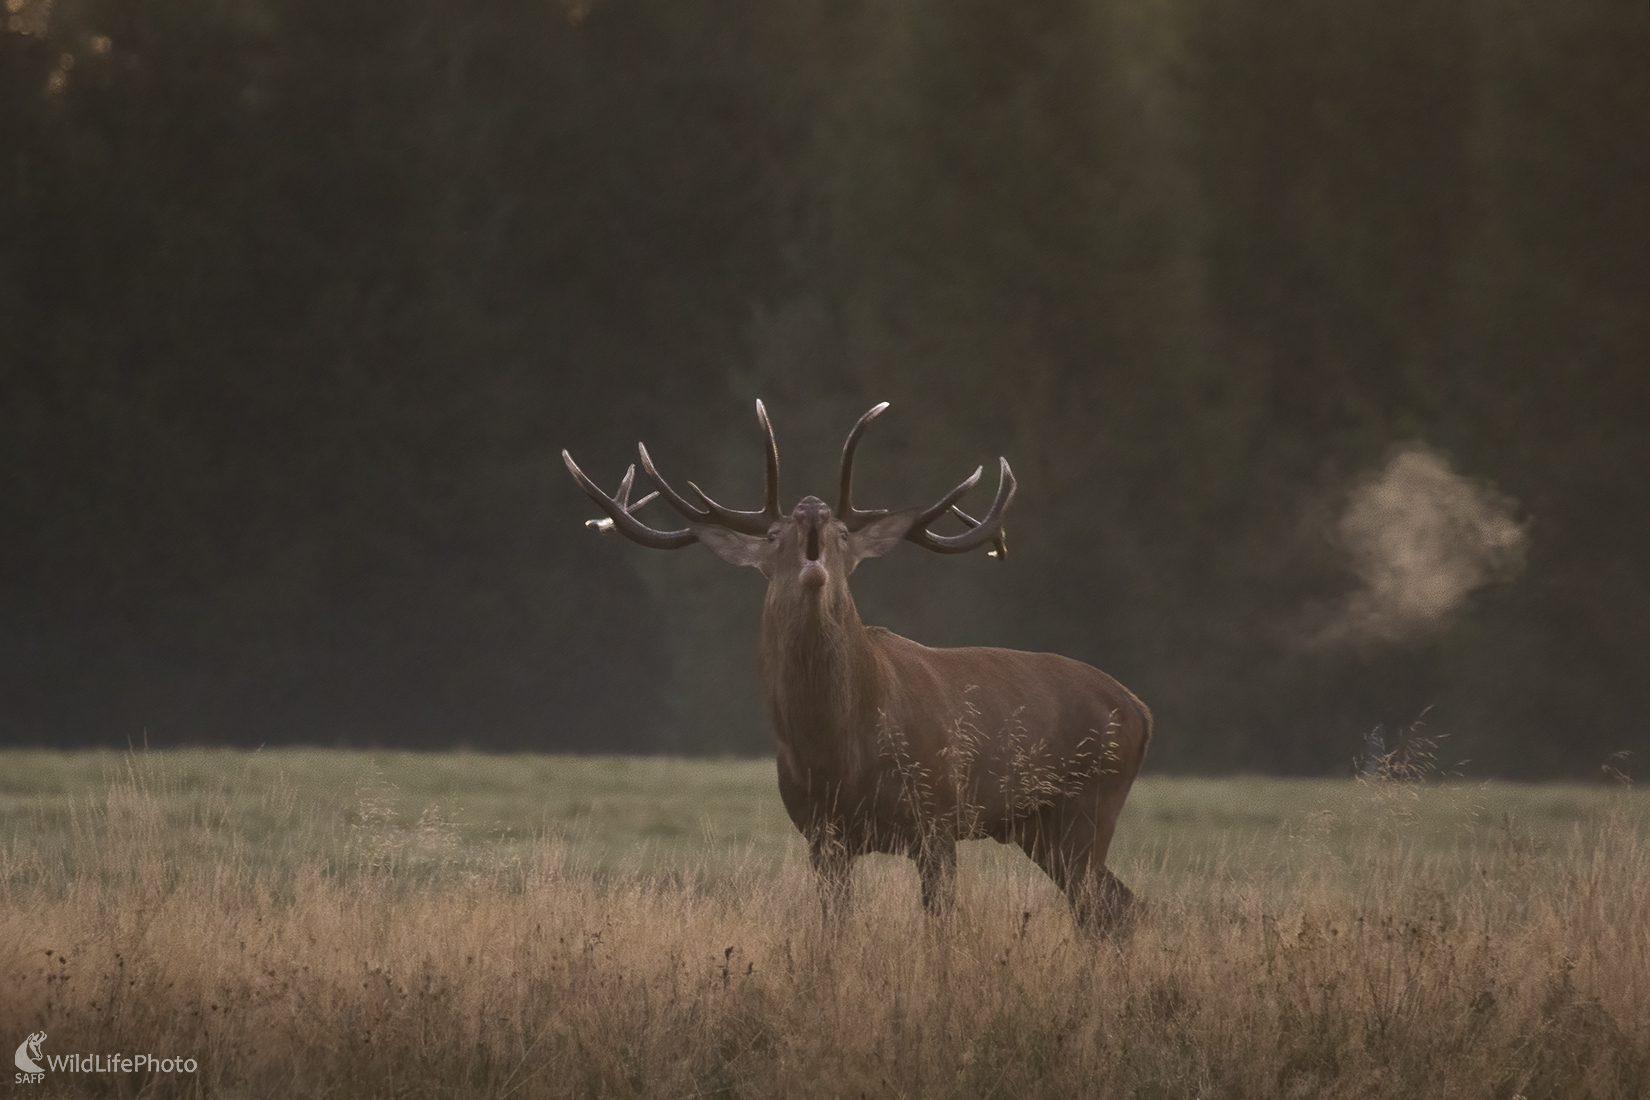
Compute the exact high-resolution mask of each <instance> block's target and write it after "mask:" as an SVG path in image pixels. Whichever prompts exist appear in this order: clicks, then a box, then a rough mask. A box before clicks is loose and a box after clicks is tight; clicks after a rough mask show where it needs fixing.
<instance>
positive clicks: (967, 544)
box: [905, 458, 1019, 557]
mask: <svg viewBox="0 0 1650 1100" xmlns="http://www.w3.org/2000/svg"><path fill="white" fill-rule="evenodd" d="M997 462H998V470H997V497H996V499H995V500H993V501H992V502H991V510H990V511H989V512H987V513H986V514H985V518H984V519H982V520H980V521H978V523H976V524H975V525H974V526H973V527H972V528H971V529H970V530H967V531H964V532H963V533H962V534H960V535H936V534H933V533H932V532H930V531H929V530H928V525H929V524H930V523H932V522H934V521H935V520H936V519H938V518H939V517H940V516H942V515H944V514H945V512H946V511H947V510H950V509H951V508H952V507H953V506H954V505H955V504H956V503H957V500H958V498H960V497H961V496H962V495H963V494H964V493H966V492H967V491H968V490H969V489H971V488H973V487H974V484H975V483H976V482H978V481H979V480H980V474H982V473H983V472H984V469H983V468H982V469H979V470H975V471H974V473H973V475H972V476H971V477H969V478H968V480H966V481H964V482H963V483H962V484H961V485H959V486H957V487H956V488H955V489H953V490H951V491H950V492H949V493H947V494H946V495H945V496H944V497H942V498H941V499H940V501H939V503H938V504H935V505H934V506H933V507H931V508H928V509H926V510H924V511H923V512H922V513H921V514H920V515H918V516H917V519H916V522H915V523H914V524H913V525H912V527H911V531H910V533H909V534H908V535H906V536H905V537H906V538H908V539H910V540H911V541H912V542H914V543H916V544H917V545H918V546H921V547H923V548H925V549H928V550H933V551H935V552H936V553H940V554H963V553H967V552H968V551H970V550H973V549H976V548H978V547H980V546H984V545H985V544H986V543H988V542H995V543H996V544H997V551H998V553H997V554H996V555H995V556H997V557H1003V556H1005V555H1006V552H1007V549H1008V546H1007V540H1006V539H1005V538H1004V537H1003V530H1002V528H1003V515H1004V513H1006V512H1007V511H1008V506H1009V504H1010V502H1012V501H1013V500H1014V493H1015V490H1016V489H1018V488H1019V483H1018V482H1016V481H1015V480H1014V471H1013V470H1011V469H1009V467H1008V459H1006V458H1000V459H998V460H997ZM959 511H960V509H959ZM965 518H966V519H972V517H967V516H965Z"/></svg>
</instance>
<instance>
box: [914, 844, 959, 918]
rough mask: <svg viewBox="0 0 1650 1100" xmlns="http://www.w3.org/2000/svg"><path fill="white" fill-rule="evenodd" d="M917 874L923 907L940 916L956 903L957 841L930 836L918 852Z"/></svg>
mask: <svg viewBox="0 0 1650 1100" xmlns="http://www.w3.org/2000/svg"><path fill="white" fill-rule="evenodd" d="M916 858H917V874H918V875H920V876H921V878H922V907H923V908H924V909H926V910H927V911H928V912H929V914H930V915H932V916H936V917H943V916H945V915H946V914H947V913H949V912H951V909H952V906H954V905H955V904H956V901H957V840H956V838H955V837H949V836H933V837H929V838H928V840H927V841H926V842H925V843H924V844H923V845H922V848H921V849H920V850H919V851H918V852H917V857H916Z"/></svg>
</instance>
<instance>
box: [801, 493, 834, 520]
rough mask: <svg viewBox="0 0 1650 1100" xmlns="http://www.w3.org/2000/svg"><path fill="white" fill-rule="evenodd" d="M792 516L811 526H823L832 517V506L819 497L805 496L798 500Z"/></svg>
mask: <svg viewBox="0 0 1650 1100" xmlns="http://www.w3.org/2000/svg"><path fill="white" fill-rule="evenodd" d="M791 518H793V519H795V520H796V521H797V522H798V523H803V524H807V525H809V526H823V525H824V524H825V522H826V521H827V520H829V519H830V518H831V506H830V505H829V504H826V503H825V502H824V501H823V500H820V499H819V498H818V497H803V498H802V499H801V500H799V501H797V502H796V507H795V508H794V509H792V511H791Z"/></svg>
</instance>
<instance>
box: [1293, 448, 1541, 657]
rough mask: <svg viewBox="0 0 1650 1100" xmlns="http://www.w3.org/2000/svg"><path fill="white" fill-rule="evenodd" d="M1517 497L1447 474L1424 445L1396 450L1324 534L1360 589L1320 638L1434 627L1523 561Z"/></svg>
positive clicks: (1366, 638)
mask: <svg viewBox="0 0 1650 1100" xmlns="http://www.w3.org/2000/svg"><path fill="white" fill-rule="evenodd" d="M1517 506H1518V505H1517V502H1516V501H1514V500H1513V499H1512V498H1510V497H1508V496H1506V495H1505V494H1503V493H1500V492H1498V491H1496V490H1495V489H1494V488H1492V487H1491V486H1489V485H1488V484H1485V483H1483V482H1481V481H1478V480H1474V479H1472V478H1468V477H1464V476H1462V475H1460V474H1457V473H1455V472H1454V471H1452V470H1451V469H1450V467H1449V464H1448V463H1447V462H1446V461H1444V459H1443V458H1441V457H1440V456H1439V455H1437V454H1436V453H1435V452H1433V451H1432V450H1431V449H1430V448H1428V447H1427V446H1426V445H1425V444H1421V443H1410V444H1406V445H1404V446H1402V447H1399V448H1397V449H1395V450H1394V451H1393V452H1392V453H1391V455H1390V456H1389V457H1388V459H1387V461H1386V465H1385V466H1384V468H1383V469H1382V470H1381V472H1380V473H1379V474H1378V475H1377V476H1376V477H1374V478H1373V479H1372V480H1370V481H1368V482H1366V483H1365V484H1363V485H1361V486H1359V487H1358V488H1357V489H1356V490H1354V491H1353V492H1352V494H1351V496H1350V497H1349V499H1348V501H1347V505H1346V509H1345V511H1343V512H1342V513H1341V516H1340V519H1339V521H1338V522H1337V523H1336V526H1335V529H1334V532H1333V535H1332V538H1333V541H1334V542H1335V543H1336V545H1337V546H1339V547H1340V548H1341V549H1342V550H1344V551H1345V552H1346V553H1347V555H1348V556H1349V557H1350V558H1351V565H1352V569H1353V571H1354V572H1355V573H1356V574H1357V576H1358V579H1359V581H1360V586H1359V587H1358V588H1357V589H1356V590H1354V591H1353V592H1351V593H1349V594H1348V595H1347V596H1345V597H1344V598H1343V599H1342V600H1341V601H1340V602H1339V604H1338V605H1337V606H1336V607H1334V608H1333V609H1332V614H1331V615H1330V617H1329V619H1328V621H1327V622H1325V623H1323V624H1322V625H1321V626H1319V627H1318V629H1317V630H1316V632H1315V633H1314V635H1313V640H1314V641H1315V642H1316V643H1317V644H1319V645H1360V644H1370V643H1397V642H1404V641H1408V640H1411V639H1413V638H1416V637H1420V636H1422V635H1425V634H1427V633H1429V632H1431V631H1433V630H1435V629H1437V628H1438V627H1439V626H1441V625H1442V623H1443V622H1444V620H1445V618H1446V617H1447V616H1448V615H1449V614H1450V612H1452V611H1454V610H1456V609H1457V608H1458V607H1460V606H1461V604H1462V603H1464V602H1465V601H1466V599H1467V596H1468V595H1469V594H1470V593H1472V592H1473V590H1475V589H1477V588H1481V587H1483V586H1484V585H1486V584H1491V583H1494V582H1498V581H1509V580H1511V579H1512V578H1513V577H1515V576H1517V575H1518V573H1519V572H1520V570H1522V569H1523V567H1524V552H1525V548H1526V544H1527V542H1528V538H1527V536H1526V534H1525V531H1524V527H1523V526H1522V525H1521V524H1519V523H1518V522H1517V521H1515V520H1514V519H1513V515H1514V513H1515V511H1516V509H1517Z"/></svg>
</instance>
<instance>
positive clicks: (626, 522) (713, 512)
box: [561, 401, 780, 550]
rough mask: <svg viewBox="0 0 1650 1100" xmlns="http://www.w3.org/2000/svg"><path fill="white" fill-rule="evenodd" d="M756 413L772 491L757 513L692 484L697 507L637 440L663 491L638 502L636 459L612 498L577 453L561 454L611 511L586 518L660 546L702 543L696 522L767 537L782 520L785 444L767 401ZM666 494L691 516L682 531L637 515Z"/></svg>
mask: <svg viewBox="0 0 1650 1100" xmlns="http://www.w3.org/2000/svg"><path fill="white" fill-rule="evenodd" d="M756 417H757V419H758V420H760V421H761V422H762V432H763V434H764V435H765V436H766V437H767V442H768V471H767V472H768V490H767V502H766V504H764V505H763V507H762V509H761V510H760V511H757V512H741V511H737V510H735V509H732V508H724V507H722V506H721V505H720V504H718V503H716V502H715V501H714V500H712V499H711V498H710V497H709V496H708V495H707V494H706V493H705V491H704V490H703V489H701V488H699V486H697V485H695V484H694V483H693V482H691V481H690V482H688V483H687V485H688V488H689V489H691V490H693V493H694V495H695V496H697V497H698V498H699V500H700V502H701V504H700V505H695V504H694V503H693V502H692V501H690V500H688V499H686V498H685V497H683V496H682V495H681V494H680V493H678V492H677V491H676V490H675V489H672V488H671V487H670V485H669V483H668V482H666V481H665V479H664V478H663V477H662V476H660V474H659V471H658V469H657V468H656V467H655V466H654V465H653V458H652V456H650V455H649V454H648V453H647V446H646V445H645V444H642V443H638V444H636V450H637V451H638V452H639V453H640V455H641V459H642V469H643V470H645V471H647V476H648V477H650V478H652V479H653V481H654V483H655V484H657V485H658V486H659V490H658V492H654V493H649V494H648V495H647V496H645V497H643V498H642V499H641V500H638V501H637V502H636V503H634V504H631V503H629V498H630V485H631V482H632V481H633V480H635V477H636V466H635V464H634V463H632V464H631V465H630V467H629V468H628V469H626V470H625V474H624V480H623V481H621V482H620V483H619V491H618V493H617V494H615V495H614V496H608V495H607V494H606V493H604V492H602V491H601V490H600V489H598V488H597V487H596V484H595V482H593V481H591V480H590V479H589V478H588V477H586V476H585V475H584V471H583V470H581V469H579V467H578V463H576V462H574V461H573V456H572V455H570V454H568V453H567V452H566V451H565V450H564V451H562V453H561V458H562V461H563V462H565V463H567V469H568V472H569V473H571V474H572V475H573V478H574V480H576V481H577V482H578V483H579V486H580V487H581V488H582V489H583V490H584V491H585V495H586V496H588V497H589V498H590V499H591V500H593V501H595V502H596V503H597V504H598V505H599V506H600V507H601V509H602V511H604V512H606V513H607V514H608V516H609V517H610V518H608V519H592V520H586V521H585V523H586V526H589V527H594V528H596V530H598V531H600V532H602V533H603V534H607V533H609V532H612V531H618V532H619V533H620V534H622V535H624V536H625V537H626V538H628V539H630V540H631V541H633V542H639V543H641V544H642V545H643V546H646V547H649V548H650V549H654V550H679V549H681V548H682V547H684V546H687V545H689V544H690V543H694V542H698V541H699V536H698V535H696V534H694V533H693V525H695V524H699V525H704V526H714V527H726V528H728V529H730V530H733V531H739V532H742V533H743V534H747V535H766V534H767V533H768V528H769V527H771V526H772V525H773V524H774V523H775V522H776V521H777V520H778V519H779V518H780V515H779V446H778V444H776V443H775V442H774V438H773V425H771V424H769V423H768V410H767V409H765V408H763V407H762V402H760V401H758V402H757V403H756ZM661 495H662V496H663V497H664V499H665V500H666V501H667V502H668V503H669V504H670V506H671V507H672V508H675V509H676V510H677V511H678V512H680V513H681V514H682V515H683V517H685V518H686V519H687V520H688V523H689V526H687V527H684V528H682V529H681V530H678V531H659V530H655V529H654V528H652V527H649V526H647V525H646V524H645V523H643V522H642V521H641V520H638V519H637V518H636V517H635V516H634V515H633V514H632V513H634V512H635V511H636V510H637V509H638V508H640V507H641V506H642V505H644V504H646V503H648V502H649V501H651V500H652V499H653V498H654V497H657V496H661Z"/></svg>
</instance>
